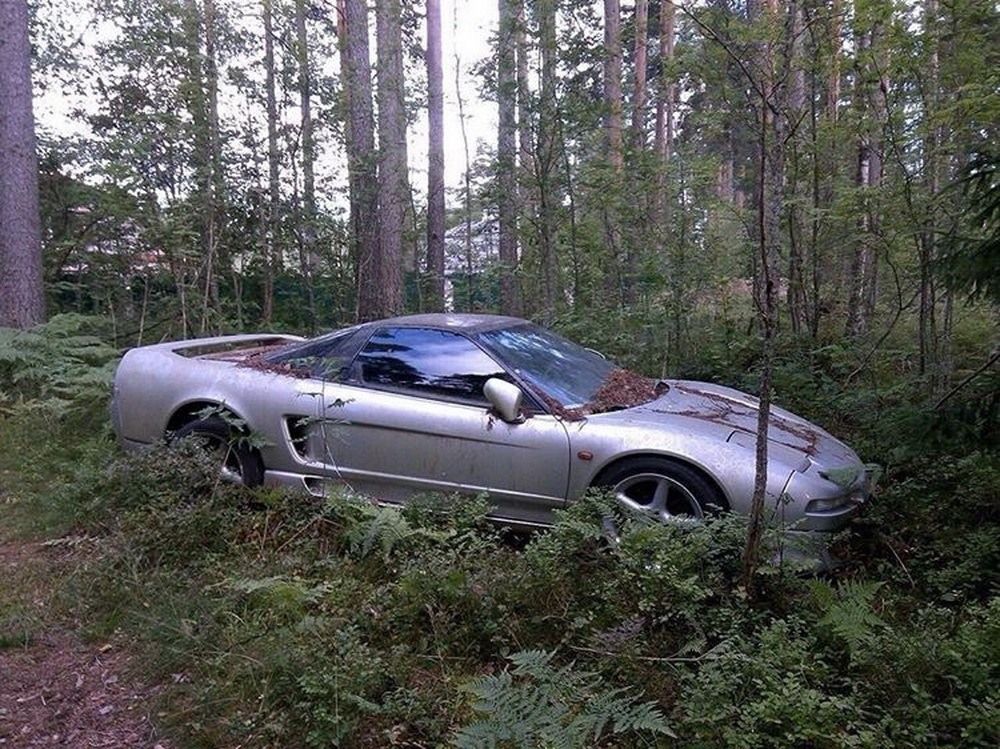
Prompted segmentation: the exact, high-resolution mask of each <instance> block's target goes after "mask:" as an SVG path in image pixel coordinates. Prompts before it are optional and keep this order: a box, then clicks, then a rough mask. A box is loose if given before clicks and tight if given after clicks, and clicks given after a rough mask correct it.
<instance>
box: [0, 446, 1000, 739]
mask: <svg viewBox="0 0 1000 749" xmlns="http://www.w3.org/2000/svg"><path fill="white" fill-rule="evenodd" d="M9 437H10V435H8V434H6V430H5V439H7V438H9ZM986 465H988V464H987V463H986V462H984V461H978V462H977V461H976V460H975V459H974V458H972V457H970V458H967V459H965V461H964V462H962V461H959V462H957V463H955V464H953V465H951V466H950V468H949V469H948V471H946V472H939V473H937V474H935V476H934V480H935V481H937V483H936V484H935V483H931V478H930V477H929V476H928V475H925V474H921V473H919V472H917V473H915V474H914V475H913V476H911V477H910V478H909V479H907V480H904V481H900V482H899V483H898V484H897V485H894V486H892V487H890V488H889V489H888V493H887V494H886V495H885V497H884V498H883V499H884V502H883V504H884V506H882V507H879V508H877V512H878V513H882V514H881V515H878V514H876V515H873V516H871V517H869V518H866V519H865V520H863V521H862V523H861V525H860V526H859V528H858V529H856V531H855V532H853V533H852V534H850V535H849V536H845V539H844V540H842V542H841V546H842V551H843V552H844V553H845V554H846V555H847V556H848V567H847V568H846V569H845V571H844V572H843V573H841V574H839V575H837V576H835V577H833V578H829V579H814V578H810V577H808V576H804V575H802V574H798V573H797V571H796V570H795V569H793V568H790V567H781V566H775V565H770V566H766V567H764V568H763V569H762V570H761V572H760V575H759V578H758V580H757V586H758V589H759V591H760V593H759V595H758V597H757V598H756V599H755V600H753V601H749V600H748V599H747V597H746V596H745V594H744V592H743V591H742V590H741V589H740V588H738V587H737V585H736V582H735V581H736V580H737V579H738V572H739V559H740V551H741V548H742V539H743V536H744V533H745V527H744V524H743V521H742V520H740V519H739V518H737V517H732V516H731V517H724V518H719V519H713V520H710V521H709V522H708V523H706V524H705V525H703V526H701V527H694V528H680V527H663V526H659V525H650V524H647V523H644V522H640V521H638V520H635V519H630V518H626V517H623V516H621V515H616V519H617V522H618V523H619V525H620V528H621V542H620V544H617V545H615V544H611V543H609V542H608V540H607V539H606V537H605V531H604V530H603V527H602V518H603V517H605V516H606V515H607V514H608V513H609V512H610V513H615V512H616V511H615V510H614V508H613V507H611V506H610V505H609V504H608V503H607V501H606V500H604V499H603V498H601V497H599V496H595V497H591V498H589V499H587V500H586V501H584V502H581V503H579V504H577V505H575V506H573V507H572V508H570V509H569V510H567V511H565V512H562V513H560V518H559V522H558V523H557V525H556V526H555V528H553V529H552V530H551V531H549V532H545V533H538V534H535V535H534V536H531V537H527V538H524V537H517V536H511V535H510V534H509V532H507V531H504V530H501V529H499V528H498V527H496V526H495V525H493V524H491V523H489V522H488V521H487V520H486V512H487V510H488V507H487V505H486V503H485V502H484V501H482V500H470V499H464V500H463V499H458V498H445V497H424V498H422V499H421V500H420V501H418V502H416V503H414V504H413V505H411V506H410V507H408V508H407V509H405V510H403V511H397V510H393V509H386V508H379V507H377V506H375V505H373V504H371V503H370V502H368V501H366V500H363V499H360V498H358V497H354V496H351V495H349V494H346V493H345V494H337V495H335V496H330V497H328V498H326V499H324V500H318V499H311V498H308V497H304V496H301V495H290V494H285V493H283V492H277V491H271V490H257V491H249V490H244V489H240V488H236V487H232V486H229V485H226V484H223V483H220V482H219V481H218V480H217V478H216V476H215V474H214V473H213V470H212V466H211V465H209V464H208V463H207V462H206V460H205V458H204V457H203V456H202V455H201V454H200V453H198V452H197V451H195V450H192V449H189V448H182V449H180V450H172V451H167V450H164V449H157V450H153V451H150V452H148V453H145V454H142V455H138V456H131V457H122V456H118V457H114V458H113V459H111V460H108V458H107V457H103V458H98V457H96V456H92V457H91V458H85V459H82V460H79V461H76V462H75V466H74V468H73V479H72V480H71V481H66V482H58V485H57V486H54V487H50V488H49V489H48V490H47V492H46V494H47V496H48V497H49V499H48V501H49V502H50V503H51V504H52V506H54V507H58V508H61V510H62V511H63V512H64V513H66V514H67V515H68V516H70V517H71V518H72V522H71V523H70V525H69V530H68V532H71V533H72V535H73V536H74V537H81V536H83V537H86V538H88V539H89V540H88V542H87V543H88V546H87V548H88V552H87V553H86V554H77V555H75V556H74V562H73V564H74V568H73V570H72V573H71V574H68V575H66V576H65V578H64V579H63V580H62V581H61V582H60V583H59V585H58V588H57V591H58V594H57V596H56V605H58V606H60V607H62V608H63V609H64V610H65V611H66V612H67V613H69V614H72V616H73V617H75V618H77V619H79V621H81V622H83V623H84V626H85V635H86V636H88V637H90V638H93V639H95V640H99V641H103V640H104V639H105V638H108V637H110V636H112V635H118V636H125V637H127V638H129V639H130V640H131V641H133V642H134V643H135V648H136V650H137V653H138V662H139V663H141V664H142V674H141V675H142V677H143V678H145V679H149V680H151V681H154V682H156V683H161V684H164V685H166V688H165V690H164V692H163V695H162V698H161V704H159V705H158V706H157V710H158V714H159V715H160V720H161V721H162V722H163V723H164V725H165V726H166V728H167V729H168V730H169V731H170V732H171V733H172V734H173V736H174V738H175V740H176V741H177V742H178V745H180V746H193V747H209V746H259V747H265V746H305V747H331V746H343V747H369V746H370V747H383V746H436V745H441V744H454V745H457V746H464V747H473V746H475V747H478V746H498V747H499V746H504V747H506V746H510V747H539V748H540V749H541V748H547V747H556V746H574V747H591V746H615V747H631V746H637V747H639V746H695V747H719V746H723V747H765V746H772V747H806V746H808V747H853V746H859V747H884V746H912V747H932V746H933V747H938V746H955V747H959V746H961V747H977V746H983V747H986V746H994V745H995V743H996V739H997V738H998V736H1000V734H998V729H1000V725H998V722H997V717H996V716H997V709H998V707H1000V706H998V705H997V698H996V694H997V687H998V685H1000V681H998V673H997V664H998V662H1000V604H998V602H997V600H996V598H995V593H996V591H995V588H994V587H993V586H994V585H995V583H996V572H995V569H996V566H995V561H996V557H995V551H996V546H995V543H996V535H995V530H994V531H993V533H994V535H993V537H992V538H987V537H986V536H985V535H983V534H985V533H986V531H981V533H980V535H979V536H972V537H965V534H960V533H959V528H964V529H965V530H966V531H967V532H971V531H972V530H973V529H974V528H975V526H976V524H977V521H976V517H977V515H976V512H977V510H976V507H977V506H979V505H981V504H982V503H983V502H985V501H986V500H988V499H989V497H990V496H991V495H992V496H995V492H996V491H997V489H998V487H1000V477H998V476H997V474H996V469H995V468H993V467H990V468H986V467H983V466H986ZM977 466H978V468H977ZM922 476H923V478H921V477H922ZM922 482H923V483H922ZM959 486H963V487H965V493H963V494H961V496H959V493H957V492H956V489H957V487H959ZM928 489H932V490H933V492H934V493H935V495H936V496H938V497H940V496H942V495H946V494H949V493H950V495H951V496H952V497H953V504H952V508H951V510H952V514H951V516H950V522H951V524H952V525H951V526H949V528H950V530H949V532H948V533H942V532H941V528H940V527H939V526H940V523H937V524H935V521H934V517H933V515H934V512H933V506H932V503H931V501H930V500H929V499H924V498H923V495H927V494H928ZM889 498H892V499H891V500H890V499H889ZM891 508H895V509H891ZM9 511H10V507H9V506H8V507H7V508H6V509H5V513H7V512H9ZM22 511H23V509H22ZM889 522H892V523H894V524H900V523H905V524H906V525H905V528H899V529H898V530H897V529H893V528H891V527H889V528H888V530H886V531H884V532H883V533H882V535H881V536H878V535H876V534H875V533H874V531H872V530H871V528H870V527H868V526H870V525H880V526H881V525H883V524H884V523H889ZM866 524H868V525H866ZM981 525H983V526H984V527H986V528H989V527H991V526H992V527H994V528H995V523H993V522H991V523H986V524H981ZM934 539H936V541H933V542H930V543H928V541H932V540H934ZM991 555H993V556H991ZM991 563H992V567H990V566H987V565H989V564H991ZM977 568H978V569H977ZM0 621H2V619H0ZM10 632H14V636H15V637H16V636H17V630H16V628H14V629H11V628H10V627H9V626H8V633H7V634H6V635H5V636H6V637H8V638H9V637H10V636H11V634H10Z"/></svg>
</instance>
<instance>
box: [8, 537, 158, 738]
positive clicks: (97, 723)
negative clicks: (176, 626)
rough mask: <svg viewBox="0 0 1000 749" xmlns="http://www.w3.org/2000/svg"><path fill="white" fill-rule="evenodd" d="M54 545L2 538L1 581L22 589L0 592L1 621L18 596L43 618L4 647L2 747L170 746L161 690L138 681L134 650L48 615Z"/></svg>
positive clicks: (19, 602) (22, 605)
mask: <svg viewBox="0 0 1000 749" xmlns="http://www.w3.org/2000/svg"><path fill="white" fill-rule="evenodd" d="M49 553H50V552H48V550H46V549H45V548H43V547H40V546H38V545H37V544H22V543H16V542H14V543H11V542H0V586H8V590H14V591H15V595H5V596H3V597H0V621H2V620H3V615H4V613H5V612H4V610H3V607H4V606H6V607H7V608H8V609H10V608H11V607H12V604H11V601H12V600H13V601H14V603H15V605H16V606H18V607H20V610H22V611H23V610H24V609H25V608H27V610H28V611H29V615H31V616H32V617H33V619H34V621H37V622H38V626H37V628H33V630H32V631H31V633H30V634H31V636H30V638H29V639H28V641H27V643H26V644H16V643H15V644H11V643H9V642H8V643H5V644H6V645H7V646H6V647H0V749H14V748H15V747H17V749H21V747H74V748H77V747H78V748H79V749H96V748H97V747H128V748H129V749H154V748H155V749H169V744H168V743H166V742H164V741H160V740H158V739H157V734H156V730H155V728H154V726H153V725H152V723H151V722H150V719H149V705H150V701H151V698H152V697H153V696H154V690H151V689H148V688H142V687H139V686H137V685H136V684H134V683H132V680H131V679H130V678H129V677H128V674H129V669H128V668H127V666H128V656H127V654H126V653H124V652H121V651H120V650H119V649H118V648H117V647H115V646H113V645H112V644H104V645H101V644H89V643H85V642H84V641H83V640H82V639H81V638H80V637H79V636H78V635H77V634H76V633H74V632H72V631H71V630H70V629H68V628H67V627H66V625H64V624H60V623H55V622H52V621H51V617H46V616H45V614H46V613H47V611H46V609H47V608H48V607H47V602H46V599H47V597H48V596H47V593H46V591H44V590H41V589H37V588H38V586H42V585H44V581H45V575H44V574H39V570H38V567H39V563H40V559H43V558H44V557H45V556H46V555H47V554H49ZM41 566H42V567H48V566H49V565H48V563H47V562H46V561H41ZM26 580H27V581H28V584H27V585H26V584H25V581H26ZM32 587H35V588H36V589H34V590H32ZM18 599H20V600H18ZM25 599H27V600H25ZM32 610H36V611H32ZM36 615H37V616H36Z"/></svg>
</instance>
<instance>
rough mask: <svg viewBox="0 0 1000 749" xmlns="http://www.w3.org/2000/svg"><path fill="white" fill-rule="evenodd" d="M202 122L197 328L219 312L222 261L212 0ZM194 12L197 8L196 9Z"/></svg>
mask: <svg viewBox="0 0 1000 749" xmlns="http://www.w3.org/2000/svg"><path fill="white" fill-rule="evenodd" d="M203 11H204V16H205V28H204V30H205V56H204V63H205V64H204V75H205V81H204V83H205V126H206V128H207V132H206V138H207V149H208V150H207V157H208V183H207V188H208V189H207V193H206V203H205V230H204V231H205V243H206V245H205V246H206V253H205V288H204V290H203V295H202V312H201V332H202V333H204V332H205V331H206V330H207V328H208V324H209V312H210V309H214V310H215V313H216V315H220V314H221V308H220V299H219V278H220V277H221V276H222V275H224V265H225V264H224V263H223V262H222V254H223V242H222V200H223V197H224V192H225V187H224V185H223V175H222V137H221V135H220V133H219V72H218V66H217V63H216V58H215V33H216V32H215V0H205V1H204V5H203ZM196 12H197V11H196Z"/></svg>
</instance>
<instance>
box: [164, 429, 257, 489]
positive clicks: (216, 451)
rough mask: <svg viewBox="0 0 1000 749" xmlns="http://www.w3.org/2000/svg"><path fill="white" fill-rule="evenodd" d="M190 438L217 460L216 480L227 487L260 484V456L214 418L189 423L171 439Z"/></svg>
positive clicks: (236, 433) (237, 435)
mask: <svg viewBox="0 0 1000 749" xmlns="http://www.w3.org/2000/svg"><path fill="white" fill-rule="evenodd" d="M186 438H190V439H193V440H195V442H196V444H200V445H202V446H204V447H205V449H206V450H208V451H210V452H211V454H212V455H213V456H217V457H218V460H219V478H221V479H222V480H223V481H226V482H228V483H231V484H241V485H243V486H259V485H260V484H261V483H263V481H264V464H263V462H262V461H261V459H260V455H259V454H258V453H257V451H256V450H254V449H253V448H252V447H250V446H249V445H248V444H246V441H245V440H243V439H242V435H240V434H239V432H237V431H236V430H234V429H233V428H232V427H231V426H230V425H229V424H227V423H226V422H225V420H223V419H222V418H220V417H218V416H209V417H208V418H205V419H198V420H197V421H189V422H188V423H187V424H185V425H184V426H182V427H181V428H180V429H178V430H177V431H176V432H174V433H173V435H172V436H171V439H170V441H171V442H174V441H177V440H182V439H186Z"/></svg>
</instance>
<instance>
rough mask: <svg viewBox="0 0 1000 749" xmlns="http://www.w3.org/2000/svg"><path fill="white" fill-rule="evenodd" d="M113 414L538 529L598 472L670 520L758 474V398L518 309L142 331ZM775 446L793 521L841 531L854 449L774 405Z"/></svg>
mask: <svg viewBox="0 0 1000 749" xmlns="http://www.w3.org/2000/svg"><path fill="white" fill-rule="evenodd" d="M112 418H113V421H114V427H115V431H116V432H117V434H118V437H119V439H120V441H121V443H122V444H123V445H124V446H125V447H126V448H129V449H134V448H138V447H140V446H142V445H148V444H151V443H155V442H158V441H161V440H163V439H168V440H171V439H178V438H182V437H185V436H188V435H196V436H198V437H200V438H201V439H203V440H205V441H206V442H207V443H211V444H215V445H217V446H219V447H220V454H221V456H224V457H220V462H221V463H223V465H222V471H223V473H224V475H225V476H226V477H227V478H229V479H232V480H234V481H242V482H244V483H247V484H258V483H265V484H270V485H284V486H292V487H298V488H300V489H304V490H305V491H308V492H310V493H312V494H314V495H317V496H322V495H324V493H325V492H326V490H327V488H328V487H329V486H330V485H331V484H333V483H336V484H347V485H349V486H350V487H352V488H353V489H354V490H356V491H358V492H362V493H365V494H367V495H370V496H372V497H374V498H376V499H378V500H379V501H381V502H386V503H402V502H405V501H406V500H407V498H408V497H411V496H413V495H414V494H417V493H424V492H444V493H453V492H461V493H471V494H478V493H481V492H486V493H488V495H489V496H490V498H491V501H492V503H493V504H494V505H495V510H494V514H495V516H496V517H497V518H498V519H500V520H503V521H505V522H511V523H520V524H528V525H541V524H547V523H549V522H550V521H551V518H552V514H551V513H552V510H554V509H557V508H560V507H564V506H565V505H566V504H567V503H568V502H572V501H573V500H574V499H577V498H578V497H580V496H581V495H582V494H583V493H584V492H585V491H586V490H587V489H588V488H589V487H593V486H602V487H609V488H610V489H611V490H612V491H613V493H614V495H615V496H616V497H617V498H618V500H619V501H620V502H621V503H622V504H623V505H625V506H627V507H629V508H631V509H633V510H637V511H640V512H644V513H649V514H650V515H652V516H655V517H658V518H660V519H663V520H669V519H672V518H675V519H679V518H687V519H691V518H694V519H697V518H699V517H701V516H703V515H704V514H705V513H707V512H710V511H713V510H716V509H718V510H733V511H736V512H741V511H746V510H747V509H748V508H749V506H750V500H751V495H752V492H753V483H754V446H755V440H756V425H757V407H756V399H755V398H753V397H751V396H748V395H746V394H744V393H741V392H739V391H736V390H732V389H729V388H725V387H718V386H716V385H711V384H706V383H701V382H688V381H682V380H652V379H648V378H644V377H641V376H639V375H636V374H634V373H631V372H628V371H626V370H623V369H620V368H619V367H617V366H616V365H615V364H614V363H612V362H610V361H608V360H607V359H605V358H604V357H603V356H602V355H600V354H598V353H597V352H594V351H592V350H589V349H585V348H583V347H581V346H578V345H576V344H574V343H571V342H569V341H567V340H565V339H563V338H561V337H560V336H558V335H555V334H554V333H551V332H549V331H547V330H544V329H542V328H540V327H537V326H536V325H533V324H531V323H529V322H526V321H524V320H520V319H516V318H510V317H497V316H490V315H459V314H431V315H415V316H409V317H399V318H394V319H389V320H381V321H377V322H371V323H366V324H363V325H357V326H354V327H350V328H346V329H344V330H339V331H337V332H334V333H330V334H328V335H324V336H321V337H319V338H314V339H311V340H303V339H301V338H297V337H294V336H282V335H239V336H226V337H220V338H205V339H200V340H189V341H180V342H176V343H161V344H157V345H153V346H143V347H141V348H136V349H132V350H131V351H129V352H128V353H127V354H126V355H125V357H124V358H123V359H122V361H121V364H120V365H119V367H118V371H117V373H116V375H115V382H114V397H113V400H112ZM234 425H235V426H234ZM239 429H242V430H245V431H246V432H247V433H253V434H254V435H258V436H259V439H255V440H239V439H235V440H234V436H235V435H234V430H239ZM254 445H259V446H257V447H255V446H254ZM222 448H224V449H222ZM768 450H769V470H768V481H767V494H768V498H769V501H768V507H769V508H770V511H771V513H772V516H773V518H774V519H775V522H781V523H782V524H783V525H784V526H785V527H792V528H796V529H799V530H817V531H830V530H835V529H837V528H839V527H841V526H843V525H844V523H845V522H846V521H847V520H848V519H849V518H850V516H851V515H853V514H854V513H855V512H856V511H857V509H858V507H859V505H861V504H862V503H863V502H864V501H865V500H866V499H867V496H868V492H869V477H868V474H867V472H866V469H865V466H864V465H863V464H862V462H861V461H860V460H859V459H858V456H857V455H856V454H855V453H854V452H853V451H852V450H851V449H850V448H849V447H847V446H846V445H844V444H843V443H841V442H839V441H838V440H836V439H834V438H833V437H832V436H830V435H829V434H827V433H826V432H825V431H823V430H822V429H820V428H819V427H817V426H815V425H813V424H811V423H809V422H808V421H805V420H804V419H801V418H799V417H797V416H795V415H793V414H791V413H789V412H787V411H784V410H781V409H774V410H773V412H772V415H771V421H770V427H769V445H768ZM845 476H846V477H847V478H846V479H845Z"/></svg>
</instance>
